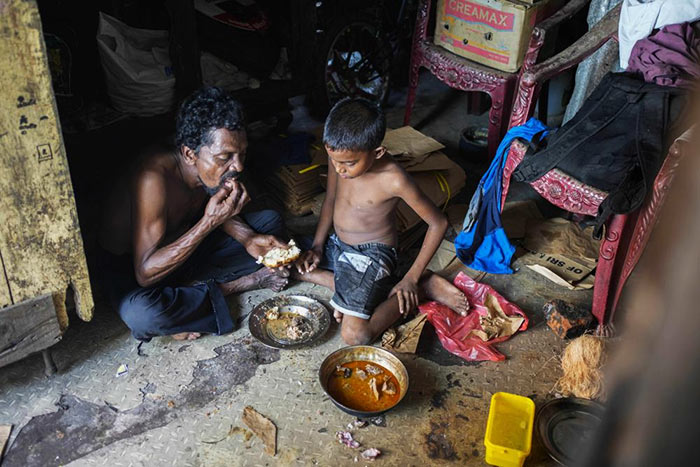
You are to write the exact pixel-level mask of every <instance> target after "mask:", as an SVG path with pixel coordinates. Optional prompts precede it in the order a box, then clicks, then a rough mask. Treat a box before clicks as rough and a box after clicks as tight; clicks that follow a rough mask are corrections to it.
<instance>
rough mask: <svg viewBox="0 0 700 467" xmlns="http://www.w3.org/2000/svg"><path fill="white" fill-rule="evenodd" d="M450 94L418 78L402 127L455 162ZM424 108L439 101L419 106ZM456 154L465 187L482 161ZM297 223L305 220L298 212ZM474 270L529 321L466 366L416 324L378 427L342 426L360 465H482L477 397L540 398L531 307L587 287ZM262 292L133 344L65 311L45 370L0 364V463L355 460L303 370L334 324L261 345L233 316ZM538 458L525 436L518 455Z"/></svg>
mask: <svg viewBox="0 0 700 467" xmlns="http://www.w3.org/2000/svg"><path fill="white" fill-rule="evenodd" d="M402 99H403V97H402V96H401V95H400V94H399V95H396V96H392V99H391V101H390V110H389V114H388V117H389V124H390V126H400V122H401V119H402V113H403V108H402V105H403V100H402ZM464 104H465V99H464V95H461V94H459V93H454V92H453V91H451V90H449V89H447V88H446V87H443V86H441V85H439V84H437V83H435V82H434V81H431V80H430V78H429V77H425V78H423V81H422V84H421V91H420V92H419V100H418V104H417V106H416V110H415V113H414V125H417V122H419V121H421V120H425V119H426V118H427V120H426V121H427V123H426V124H425V125H422V126H420V129H421V130H422V131H423V132H425V133H426V134H429V135H431V136H433V137H435V138H436V139H438V140H440V141H442V142H444V143H445V144H446V145H447V149H446V152H447V153H448V155H450V156H451V157H453V158H455V159H457V158H458V157H459V156H458V155H457V148H456V147H457V141H458V140H457V138H458V136H457V135H458V134H459V130H460V129H461V128H462V127H463V126H464V124H465V122H466V121H469V120H470V119H471V120H473V119H474V117H470V116H466V115H465V114H464V112H463V110H462V109H463V108H464ZM436 107H439V108H440V109H442V111H441V112H440V114H439V115H432V116H430V115H429V114H431V112H432V111H433V110H434V109H435V108H436ZM479 118H480V119H481V121H483V118H484V117H483V116H482V117H479ZM313 124H315V122H313V121H311V120H309V119H308V117H306V116H305V115H304V109H303V108H297V109H296V110H295V123H294V125H296V126H297V129H304V125H307V126H309V125H313ZM460 163H462V165H463V166H465V167H467V168H468V177H469V181H470V183H471V184H475V183H476V181H478V179H479V177H480V176H481V173H482V171H483V169H484V168H485V167H486V165H487V164H488V162H483V161H468V160H467V161H465V160H461V161H460ZM470 194H471V190H469V195H470ZM462 196H463V199H464V200H466V198H467V197H468V195H467V194H465V195H462ZM297 223H298V224H300V225H303V224H306V227H307V228H308V223H309V219H305V220H302V221H301V222H297ZM515 266H516V267H517V263H516V265H515ZM481 280H482V281H483V282H487V283H490V284H492V285H493V286H494V287H495V288H496V289H497V290H499V291H501V293H502V294H503V295H504V296H506V297H507V298H509V299H510V300H512V301H514V302H515V303H517V304H518V305H520V306H521V307H522V308H523V310H524V311H525V312H526V313H527V314H528V316H529V317H530V318H531V327H530V329H528V330H527V331H525V332H523V333H521V334H518V335H516V336H515V337H514V338H513V339H512V340H511V341H509V342H506V343H504V344H502V345H500V346H499V350H500V351H501V352H503V353H504V354H505V355H506V356H507V360H506V361H505V362H502V363H479V364H467V363H466V362H464V361H463V360H461V359H460V358H457V357H455V356H452V355H451V354H449V353H447V352H446V351H444V350H443V349H442V348H441V346H440V343H439V341H438V340H437V338H436V336H435V334H434V332H433V331H432V329H431V328H430V326H427V327H426V330H425V332H424V335H423V337H422V340H421V343H420V346H419V350H418V354H417V355H416V356H402V357H401V358H402V360H403V361H404V362H405V364H406V366H407V368H408V371H409V374H410V378H411V384H410V389H409V392H408V394H407V396H406V398H405V399H404V400H403V402H402V403H401V404H400V405H399V406H398V407H396V408H395V409H394V410H392V411H390V412H389V413H387V414H386V417H385V424H386V426H369V427H366V428H361V429H355V430H352V431H354V432H355V437H356V439H357V440H358V441H360V443H362V446H363V447H377V448H379V449H380V450H382V452H383V454H382V456H381V458H380V459H379V460H377V461H375V462H374V464H377V465H391V466H393V465H416V466H418V465H428V464H436V465H484V464H485V462H484V446H483V437H484V430H485V426H486V417H487V414H488V407H489V398H490V397H491V395H492V394H493V393H495V392H498V391H507V392H513V393H517V394H522V395H525V396H529V397H532V398H533V399H534V401H535V402H536V403H538V404H539V403H542V402H544V401H545V400H546V399H547V398H550V397H552V394H551V389H552V387H553V385H554V382H555V381H556V379H557V377H558V376H559V369H558V362H557V356H558V355H559V354H560V352H561V350H562V348H563V343H562V342H561V341H560V340H559V339H558V338H557V337H555V336H554V334H553V333H552V332H551V331H550V330H549V329H548V328H547V327H546V326H545V325H544V323H543V322H542V318H541V315H540V309H541V307H542V304H543V303H544V302H545V301H546V300H547V299H549V298H551V297H552V296H558V297H562V298H565V299H569V300H571V301H573V302H577V303H582V304H585V303H590V293H589V292H568V291H564V290H562V289H560V288H557V287H556V286H554V285H552V284H551V283H549V282H547V281H546V280H545V279H542V278H540V277H539V276H537V275H535V274H534V273H532V272H529V271H527V270H526V268H523V270H520V271H519V272H517V273H516V274H514V275H513V276H492V275H487V276H485V277H483V278H482V279H481ZM284 293H303V294H311V295H314V296H316V297H318V298H319V299H321V300H322V301H324V302H325V303H327V302H328V299H329V298H330V295H329V293H328V292H327V291H326V290H325V289H323V288H321V287H312V286H309V285H305V284H297V285H294V286H293V287H291V288H290V289H288V290H287V291H285V292H284ZM271 295H272V292H269V291H259V292H251V293H246V294H243V295H241V296H239V297H235V298H232V299H231V300H230V304H231V310H232V314H233V315H234V316H235V317H236V318H237V320H238V328H237V330H236V331H235V332H234V333H232V334H230V335H226V336H207V337H205V338H202V339H199V340H197V341H193V342H177V341H173V340H172V339H170V338H156V339H154V340H153V341H152V342H151V343H149V344H145V345H143V346H142V347H141V352H140V353H141V354H140V355H139V351H138V350H137V346H136V341H135V340H134V339H133V338H132V337H131V336H130V334H129V332H128V329H127V328H126V327H125V326H124V325H123V324H122V323H121V321H120V320H119V318H118V317H117V316H116V315H115V314H114V313H113V312H112V311H111V310H110V309H108V308H107V307H104V306H101V307H98V308H97V309H96V312H95V318H94V320H93V321H92V322H90V323H82V322H80V321H79V320H78V319H77V318H73V319H72V323H71V326H70V328H69V329H68V331H67V333H66V334H65V336H64V338H63V340H62V341H61V342H60V343H59V344H57V345H56V346H54V347H53V348H52V351H53V355H54V358H55V361H56V363H57V366H58V369H59V372H58V374H57V375H55V376H53V377H51V378H46V377H45V376H44V374H43V362H42V359H41V356H40V355H34V356H31V357H29V358H27V359H25V360H23V361H20V362H17V363H15V364H13V365H10V366H8V367H5V368H1V369H0V424H13V425H14V430H13V433H12V436H11V439H10V445H9V449H8V450H7V452H6V453H5V458H4V459H3V463H2V465H3V466H11V467H14V466H34V465H37V466H39V465H40V466H50V465H67V464H69V465H72V466H81V465H109V466H121V465H124V466H129V465H134V466H138V465H144V466H146V465H148V466H153V465H193V466H224V465H226V466H229V465H250V466H258V465H260V466H263V465H266V466H267V465H365V464H366V462H363V461H362V460H361V459H360V461H359V462H357V463H356V461H355V459H356V458H357V457H358V456H359V451H358V450H352V449H350V448H347V447H345V446H343V445H340V444H338V443H337V442H336V441H335V438H334V434H335V432H336V431H338V430H343V429H345V427H346V426H347V425H348V423H350V422H352V421H353V417H351V416H349V415H347V414H345V413H343V412H341V411H340V410H338V409H337V408H336V407H335V406H333V404H332V402H331V401H330V400H329V399H328V398H327V397H326V396H325V395H324V393H323V391H322V389H321V387H320V385H319V383H318V379H317V371H318V367H319V365H320V363H321V361H322V360H323V359H324V357H325V356H326V355H328V354H329V353H330V352H332V351H334V350H335V349H337V348H339V347H341V346H342V345H343V344H342V341H341V339H340V336H339V332H338V329H337V327H336V326H335V325H333V326H332V327H331V329H330V331H329V332H328V335H327V336H326V338H325V340H324V341H323V342H322V343H321V344H319V345H318V346H316V347H313V348H311V349H308V350H297V351H278V350H273V349H268V348H266V347H264V346H262V345H261V344H259V343H257V342H256V341H255V340H254V339H253V338H252V337H251V336H250V334H249V332H248V329H247V320H246V316H247V314H248V313H249V312H250V310H251V308H252V307H253V306H254V305H255V304H257V303H258V302H260V301H261V300H263V299H265V298H267V297H269V296H271ZM120 364H126V365H128V373H127V374H125V375H123V376H119V377H118V376H116V372H117V369H118V367H119V365H120ZM247 405H250V406H252V407H254V408H255V409H256V410H258V411H259V412H261V413H262V414H264V415H266V416H268V417H269V418H271V419H272V420H273V421H274V422H275V424H276V425H277V427H278V454H277V456H276V457H274V458H273V457H270V456H268V455H267V454H265V452H264V450H263V446H262V443H261V442H260V440H258V439H257V438H255V437H250V432H248V431H247V430H246V429H245V425H243V424H242V421H241V412H242V409H243V408H244V407H245V406H247ZM551 464H552V461H550V460H549V459H548V458H547V456H546V454H545V453H543V452H542V451H541V450H540V448H539V447H538V446H537V445H535V447H534V448H533V453H532V455H531V456H530V457H529V458H528V460H527V464H526V465H551Z"/></svg>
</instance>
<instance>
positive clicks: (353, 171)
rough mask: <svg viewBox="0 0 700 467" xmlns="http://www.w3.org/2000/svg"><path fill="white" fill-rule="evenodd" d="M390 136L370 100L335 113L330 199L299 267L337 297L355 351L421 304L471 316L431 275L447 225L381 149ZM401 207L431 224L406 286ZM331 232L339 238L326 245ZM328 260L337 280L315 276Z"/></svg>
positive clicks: (457, 295) (348, 102) (329, 123)
mask: <svg viewBox="0 0 700 467" xmlns="http://www.w3.org/2000/svg"><path fill="white" fill-rule="evenodd" d="M385 131H386V120H385V117H384V113H383V112H382V110H381V108H380V107H378V106H377V105H375V104H373V103H371V102H369V101H367V100H364V99H344V100H342V101H340V102H338V103H337V104H336V105H335V106H334V107H333V109H332V110H331V112H330V114H329V115H328V118H327V119H326V124H325V128H324V132H323V142H324V145H325V147H326V150H327V151H328V156H329V164H328V186H327V191H326V199H325V201H324V202H323V206H322V208H321V216H320V219H319V223H318V227H317V228H316V235H315V237H314V242H313V246H312V247H311V249H310V250H309V251H307V252H305V253H304V254H303V255H302V257H301V258H300V259H299V260H298V261H297V263H296V268H297V271H298V272H299V273H300V274H302V275H303V276H304V280H306V281H310V282H314V283H317V284H320V285H324V286H326V287H328V288H330V289H332V290H334V292H335V294H334V295H333V298H332V300H331V305H332V306H333V308H334V310H335V313H334V315H335V318H336V320H337V321H338V322H341V321H342V325H341V335H342V337H343V340H344V341H345V342H346V343H347V344H349V345H355V344H367V343H370V342H372V341H373V340H374V339H375V338H377V337H378V336H379V335H380V334H381V333H382V332H384V331H385V330H386V329H387V328H388V327H389V326H391V325H392V324H393V323H394V322H396V321H397V320H398V319H399V318H400V317H401V315H402V314H404V313H406V312H409V311H411V310H412V309H413V308H414V307H416V306H417V305H418V302H419V299H420V298H425V297H427V298H430V299H432V300H437V301H440V302H442V303H445V304H446V305H448V306H449V307H450V308H452V309H453V310H455V311H457V312H458V313H461V314H466V313H467V310H468V309H469V304H468V302H467V299H466V297H465V296H464V294H462V292H460V291H459V289H457V288H456V287H454V286H453V285H452V284H450V283H449V282H448V281H447V280H445V279H443V278H441V277H440V276H438V275H435V274H432V273H430V272H427V273H426V272H425V267H426V266H427V264H428V262H429V261H430V259H431V258H432V257H433V255H434V254H435V251H436V250H437V248H438V246H439V245H440V242H441V241H442V238H443V236H444V235H445V231H446V230H447V226H448V222H447V219H446V218H445V216H444V215H443V214H442V213H441V212H440V211H439V210H438V209H437V207H436V206H435V205H434V204H433V203H432V201H430V199H428V198H427V197H426V196H425V194H423V192H421V190H420V189H419V188H418V186H417V185H416V183H415V182H414V181H413V179H412V178H411V177H410V175H408V174H407V173H406V172H405V171H404V170H403V168H402V167H401V166H399V165H398V164H397V163H396V162H395V161H394V160H393V159H392V158H391V156H390V155H389V154H387V152H386V148H384V147H382V146H381V143H382V140H383V139H384V133H385ZM399 200H404V201H405V202H406V203H407V204H408V205H409V206H410V207H411V208H412V209H413V210H414V211H415V212H416V213H417V214H418V215H419V216H420V217H421V218H422V219H423V221H425V222H426V223H427V224H428V231H427V233H426V235H425V240H424V241H423V245H422V247H421V249H420V252H419V253H418V257H417V258H416V260H415V261H414V262H413V265H412V266H411V268H410V269H409V270H408V272H407V273H406V275H404V276H403V278H397V277H395V274H394V273H395V271H396V266H397V261H398V257H397V251H396V246H397V243H398V242H397V231H396V220H395V210H396V205H397V203H398V202H399ZM331 224H332V226H333V228H334V230H335V234H333V235H331V236H330V238H328V233H329V231H330V228H331ZM324 253H325V255H324ZM324 256H325V259H327V261H328V263H329V264H330V266H331V268H332V269H333V271H334V272H330V271H326V270H323V269H317V267H318V266H319V264H320V263H321V260H322V259H323V258H324Z"/></svg>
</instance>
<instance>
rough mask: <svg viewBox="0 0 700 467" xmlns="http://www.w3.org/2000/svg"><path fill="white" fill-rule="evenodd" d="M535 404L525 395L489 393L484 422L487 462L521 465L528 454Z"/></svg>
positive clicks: (503, 465)
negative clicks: (487, 415)
mask: <svg viewBox="0 0 700 467" xmlns="http://www.w3.org/2000/svg"><path fill="white" fill-rule="evenodd" d="M534 421H535V403H534V402H532V400H531V399H528V398H527V397H523V396H518V395H515V394H509V393H507V392H497V393H496V394H494V395H493V396H491V408H490V409H489V420H488V423H487V424H486V436H485V437H484V445H485V446H486V462H487V463H489V464H491V465H497V466H500V467H520V466H522V465H523V462H525V458H526V457H527V456H528V455H529V454H530V448H531V447H532V426H533V424H534Z"/></svg>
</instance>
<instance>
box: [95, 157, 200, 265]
mask: <svg viewBox="0 0 700 467" xmlns="http://www.w3.org/2000/svg"><path fill="white" fill-rule="evenodd" d="M147 171H150V172H154V173H156V174H159V175H160V176H162V177H163V178H164V179H165V181H166V184H165V186H166V193H165V199H166V204H167V213H166V216H167V217H166V219H167V228H166V231H167V234H166V238H165V239H164V240H163V241H164V243H168V242H169V241H171V240H174V239H176V238H178V237H180V236H181V235H182V234H183V233H184V232H185V231H186V230H187V229H189V228H190V227H191V226H192V225H193V224H194V223H195V222H196V221H197V219H198V218H199V217H201V214H202V209H203V207H204V204H205V202H206V200H207V198H208V197H207V195H206V193H205V192H204V190H203V189H201V188H196V189H192V188H190V187H188V186H187V185H186V184H185V182H184V181H183V179H182V175H181V173H180V169H179V168H178V165H177V160H176V159H175V153H174V152H173V150H172V149H169V148H163V147H159V148H152V149H151V151H148V152H146V153H145V154H144V155H143V156H141V157H140V158H139V159H138V160H137V161H136V164H135V166H134V168H133V169H132V170H130V171H129V172H128V173H127V174H126V175H125V176H123V177H121V178H120V179H119V180H118V181H117V183H116V186H115V187H114V189H113V190H112V193H111V194H110V196H109V198H108V199H107V202H106V205H105V210H104V215H103V220H102V227H101V231H100V244H101V245H102V247H104V248H105V249H107V250H108V251H110V252H112V253H114V254H124V253H130V252H131V251H132V235H133V233H132V219H131V203H132V196H134V193H137V192H138V191H139V190H138V188H139V187H138V183H139V181H138V180H139V179H140V175H141V174H143V173H144V172H147Z"/></svg>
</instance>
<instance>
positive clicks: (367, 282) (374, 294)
mask: <svg viewBox="0 0 700 467" xmlns="http://www.w3.org/2000/svg"><path fill="white" fill-rule="evenodd" d="M324 257H325V258H324V259H325V261H324V264H321V267H327V268H328V269H332V270H333V281H334V283H335V294H334V295H333V298H332V299H331V305H332V306H333V308H335V309H336V310H338V311H340V312H341V313H343V314H346V315H350V316H356V317H358V318H362V319H369V318H370V317H371V316H372V313H373V312H374V310H375V308H377V306H379V305H380V304H381V303H382V302H384V301H385V300H386V299H387V298H388V297H389V292H390V291H391V289H392V288H393V287H394V286H395V285H396V284H397V283H398V279H397V277H396V274H395V272H396V267H397V264H398V254H397V252H396V248H393V247H390V246H388V245H385V244H382V243H364V244H362V245H348V244H347V243H344V242H342V241H341V240H340V239H339V238H338V237H337V236H336V235H331V236H330V237H329V238H328V241H327V242H326V245H325V251H324ZM326 262H327V263H328V264H325V263H326Z"/></svg>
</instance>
